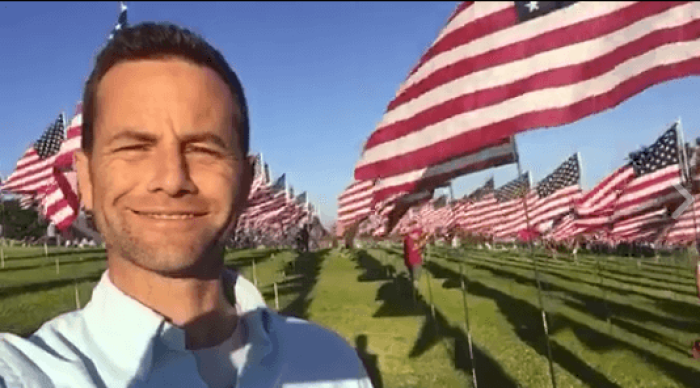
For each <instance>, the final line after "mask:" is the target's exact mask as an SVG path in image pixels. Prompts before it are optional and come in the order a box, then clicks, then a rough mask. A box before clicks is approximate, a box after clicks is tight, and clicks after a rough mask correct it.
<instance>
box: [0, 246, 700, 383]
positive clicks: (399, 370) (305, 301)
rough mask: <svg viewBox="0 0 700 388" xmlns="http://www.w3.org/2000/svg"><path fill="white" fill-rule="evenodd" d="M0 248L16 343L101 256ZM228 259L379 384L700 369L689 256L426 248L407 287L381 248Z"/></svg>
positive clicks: (65, 300)
mask: <svg viewBox="0 0 700 388" xmlns="http://www.w3.org/2000/svg"><path fill="white" fill-rule="evenodd" d="M3 253H4V257H5V260H4V264H5V266H4V268H0V332H12V333H16V334H18V335H22V336H28V335H30V334H31V333H32V332H33V331H35V330H36V329H37V328H38V327H39V326H40V325H41V324H42V323H43V322H45V321H47V320H49V319H51V318H53V317H55V316H57V315H59V314H62V313H64V312H68V311H72V310H75V309H76V308H77V304H78V303H79V305H80V306H84V305H85V303H86V302H87V301H88V300H89V298H90V295H91V292H92V289H93V287H94V286H95V284H96V282H97V281H98V280H99V277H100V275H101V274H102V273H103V271H104V270H105V268H106V262H105V252H104V250H102V249H91V248H85V249H76V248H50V249H49V251H48V255H46V254H45V252H44V249H43V247H40V248H19V247H13V248H7V247H5V248H4V251H3ZM57 260H58V273H57V271H56V262H57ZM225 263H226V265H227V267H229V268H232V269H237V270H239V271H240V272H241V273H242V274H243V276H245V277H246V278H247V279H249V280H251V281H254V282H256V283H257V286H258V288H259V289H260V290H261V292H262V294H263V296H264V297H265V300H266V301H267V303H268V305H269V306H270V307H271V308H273V309H277V310H278V311H280V313H282V314H286V315H293V316H297V317H302V318H306V319H309V320H312V321H314V322H316V323H318V324H320V325H323V326H325V327H328V328H330V329H333V330H335V331H336V332H337V333H339V334H340V335H341V336H343V337H344V338H345V339H346V340H347V341H348V342H349V343H350V344H351V345H352V346H356V347H357V348H358V349H359V353H360V355H361V357H362V358H363V360H365V362H366V365H367V366H368V370H370V373H371V374H372V375H373V377H374V378H375V379H376V380H375V381H377V382H378V384H377V386H378V387H465V386H472V379H473V376H472V370H475V371H476V377H477V381H478V385H479V387H498V388H501V387H506V388H507V387H528V388H530V387H534V388H537V387H550V386H551V377H550V371H549V362H548V355H549V354H550V353H551V356H552V357H551V358H552V361H553V368H554V378H555V380H556V384H557V387H593V388H599V387H602V388H606V387H610V388H613V387H634V388H637V387H639V388H644V387H698V386H700V361H697V360H694V359H692V358H690V356H689V346H690V342H691V341H692V340H694V339H696V338H700V305H699V303H698V296H697V291H696V289H695V275H694V268H693V267H692V266H691V265H690V261H688V260H687V258H685V257H683V258H662V259H661V260H660V261H659V262H656V261H655V260H654V259H640V260H637V259H633V258H627V257H616V256H597V255H588V254H579V255H578V258H577V260H575V261H574V260H573V258H571V257H569V256H564V255H559V258H558V259H551V258H549V257H548V256H546V255H545V254H544V252H540V251H535V252H533V253H530V252H529V251H489V250H479V249H473V248H464V249H451V248H444V247H430V251H429V255H428V260H427V261H426V263H425V265H424V270H423V275H422V278H421V279H420V281H419V282H418V284H417V288H414V286H413V284H412V283H411V282H410V281H409V280H408V279H407V275H406V271H405V269H404V267H403V262H402V259H401V252H400V250H399V249H398V247H397V246H391V245H385V246H384V247H381V248H367V249H359V250H355V251H353V252H348V251H344V250H338V249H335V250H328V249H327V250H321V251H318V252H314V253H307V254H301V255H300V254H297V253H296V252H293V251H290V250H275V249H264V250H263V249H261V250H254V249H251V250H237V251H230V252H227V254H226V256H225ZM535 265H536V266H537V272H535ZM460 272H462V273H463V275H460ZM538 281H539V285H540V288H541V290H542V293H541V295H538V292H537V290H538ZM463 283H464V287H465V288H466V290H467V292H466V294H465V293H464V292H463V291H462V284H463ZM275 289H276V291H277V293H276V296H277V299H276V298H275ZM76 292H77V298H76ZM465 295H466V298H465ZM540 296H541V298H540ZM76 299H77V300H76ZM465 303H466V304H467V305H468V314H469V330H467V325H466V322H465V309H464V306H465ZM542 305H544V310H545V312H546V316H547V328H548V331H549V341H548V340H547V336H545V332H544V328H543V319H542ZM469 335H471V339H472V341H471V345H472V346H471V350H472V351H471V352H470V346H469V345H470V341H469V338H470V337H469ZM472 357H473V361H474V362H472Z"/></svg>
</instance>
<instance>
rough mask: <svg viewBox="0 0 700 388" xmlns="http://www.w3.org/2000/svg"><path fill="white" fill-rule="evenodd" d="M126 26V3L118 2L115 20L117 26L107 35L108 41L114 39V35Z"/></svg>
mask: <svg viewBox="0 0 700 388" xmlns="http://www.w3.org/2000/svg"><path fill="white" fill-rule="evenodd" d="M126 26H127V22H126V2H124V1H120V2H119V17H118V18H117V24H115V25H114V29H112V32H111V33H110V34H109V40H112V39H113V38H114V35H116V34H117V33H118V32H119V31H121V30H122V29H123V28H124V27H126Z"/></svg>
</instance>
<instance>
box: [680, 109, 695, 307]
mask: <svg viewBox="0 0 700 388" xmlns="http://www.w3.org/2000/svg"><path fill="white" fill-rule="evenodd" d="M676 131H677V132H678V136H679V137H680V139H681V141H679V144H680V146H681V155H682V157H683V163H682V166H683V167H682V168H683V170H682V171H683V172H684V174H685V176H686V180H685V181H686V182H685V183H686V185H688V186H689V188H690V193H691V195H692V193H693V176H692V169H691V168H692V166H690V161H689V160H688V155H687V154H686V150H685V141H684V136H683V125H682V124H681V118H680V117H679V118H678V127H677V128H676ZM696 146H700V144H697V145H696ZM695 152H696V153H697V150H696V151H695ZM696 164H697V162H696ZM694 198H695V197H693V204H692V205H691V206H692V208H691V211H692V213H693V231H694V232H695V252H696V253H697V254H700V236H698V221H697V214H696V212H695V200H694ZM694 267H695V285H696V290H697V293H698V298H700V258H698V256H696V257H695V265H694Z"/></svg>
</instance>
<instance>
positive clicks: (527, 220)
mask: <svg viewBox="0 0 700 388" xmlns="http://www.w3.org/2000/svg"><path fill="white" fill-rule="evenodd" d="M512 141H513V148H514V149H515V158H516V162H517V166H518V179H520V177H521V176H522V175H523V170H522V166H521V164H520V154H519V153H518V148H517V146H516V142H515V136H513V137H512ZM528 178H529V176H528ZM529 191H530V185H528V189H527V190H523V208H524V210H525V226H526V228H527V231H530V215H529V212H528V208H527V196H528V193H529ZM528 245H529V247H530V258H531V260H532V263H533V265H534V268H535V282H536V283H537V299H538V300H539V304H540V312H541V314H542V327H543V328H544V334H545V338H546V340H547V342H546V343H547V361H548V363H549V377H550V379H551V382H552V388H556V387H557V381H556V378H555V376H554V363H553V361H552V347H551V344H550V340H549V328H548V326H547V313H546V311H545V308H544V299H543V298H542V286H541V284H540V276H539V270H538V269H537V258H536V257H535V252H534V247H533V245H532V241H528Z"/></svg>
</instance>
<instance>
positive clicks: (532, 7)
mask: <svg viewBox="0 0 700 388" xmlns="http://www.w3.org/2000/svg"><path fill="white" fill-rule="evenodd" d="M525 6H526V7H527V9H529V10H530V12H534V11H535V10H537V9H539V8H540V7H539V5H537V2H536V1H531V2H529V3H527V4H525Z"/></svg>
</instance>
